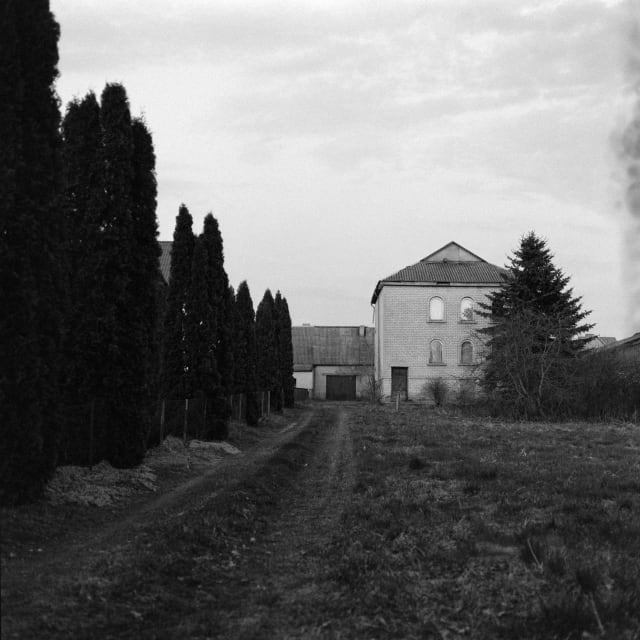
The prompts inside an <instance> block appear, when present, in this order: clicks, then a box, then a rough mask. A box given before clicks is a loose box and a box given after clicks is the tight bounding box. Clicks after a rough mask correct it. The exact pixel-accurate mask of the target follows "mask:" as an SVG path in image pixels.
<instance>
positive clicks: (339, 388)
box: [327, 376, 356, 400]
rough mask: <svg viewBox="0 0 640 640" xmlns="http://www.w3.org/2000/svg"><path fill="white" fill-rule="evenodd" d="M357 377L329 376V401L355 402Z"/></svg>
mask: <svg viewBox="0 0 640 640" xmlns="http://www.w3.org/2000/svg"><path fill="white" fill-rule="evenodd" d="M355 399H356V377H355V376H327V400H355Z"/></svg>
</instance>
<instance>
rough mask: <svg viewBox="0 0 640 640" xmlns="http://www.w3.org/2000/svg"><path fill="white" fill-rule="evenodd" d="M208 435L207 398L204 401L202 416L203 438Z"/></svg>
mask: <svg viewBox="0 0 640 640" xmlns="http://www.w3.org/2000/svg"><path fill="white" fill-rule="evenodd" d="M206 433H207V398H206V396H205V399H204V411H203V414H202V434H201V437H204V436H205V434H206Z"/></svg>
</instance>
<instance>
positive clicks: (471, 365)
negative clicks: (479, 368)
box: [458, 362, 476, 367]
mask: <svg viewBox="0 0 640 640" xmlns="http://www.w3.org/2000/svg"><path fill="white" fill-rule="evenodd" d="M458 366H459V367H475V366H476V363H475V362H458Z"/></svg>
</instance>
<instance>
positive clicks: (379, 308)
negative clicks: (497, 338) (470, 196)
mask: <svg viewBox="0 0 640 640" xmlns="http://www.w3.org/2000/svg"><path fill="white" fill-rule="evenodd" d="M505 273H506V271H505V270H504V269H502V268H501V267H498V266H496V265H493V264H490V263H488V262H486V261H485V260H483V259H482V258H480V257H479V256H477V255H475V254H474V253H471V252H470V251H468V250H467V249H465V248H464V247H462V246H460V245H459V244H457V243H456V242H450V243H449V244H447V245H445V246H444V247H442V248H440V249H438V250H437V251H435V252H434V253H432V254H430V255H428V256H427V257H426V258H423V259H422V260H420V262H417V263H416V264H413V265H410V266H408V267H405V268H404V269H401V270H400V271H398V272H397V273H394V274H392V275H390V276H388V277H387V278H384V279H382V280H380V281H379V282H378V284H377V285H376V288H375V290H374V292H373V296H372V298H371V304H372V305H373V306H374V323H375V372H376V378H377V379H378V380H380V381H381V383H382V393H383V395H384V396H386V397H389V396H391V397H393V398H395V397H396V396H397V394H398V393H399V394H400V396H401V397H402V398H405V399H409V398H412V399H420V398H425V397H427V392H426V384H427V382H428V381H429V380H432V379H434V378H441V379H442V380H444V381H445V382H446V384H447V386H448V387H449V388H450V390H451V391H452V392H454V393H455V392H458V391H463V390H464V391H465V392H467V393H475V391H476V386H477V376H478V371H477V365H478V363H479V362H480V361H481V358H482V343H481V341H480V340H479V339H478V337H477V331H478V329H481V328H482V327H485V326H486V325H487V322H488V320H487V319H485V318H482V317H481V316H479V315H478V313H477V310H478V302H484V301H486V296H487V294H488V293H489V292H490V291H493V290H495V289H497V288H498V287H499V286H500V283H501V282H502V279H503V274H505Z"/></svg>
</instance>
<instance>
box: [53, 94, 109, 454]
mask: <svg viewBox="0 0 640 640" xmlns="http://www.w3.org/2000/svg"><path fill="white" fill-rule="evenodd" d="M62 130H63V137H64V145H63V165H64V175H65V192H64V211H65V216H66V227H67V230H68V231H67V233H68V245H67V246H68V253H69V265H70V275H69V298H70V300H69V302H70V304H69V316H68V332H67V337H66V345H65V364H66V366H65V388H64V400H65V408H66V410H65V412H64V428H63V434H62V435H63V437H62V442H61V451H60V454H61V461H62V462H63V463H65V464H87V463H90V462H94V461H96V460H100V459H102V458H103V457H105V456H106V448H105V447H106V440H105V438H106V433H105V432H104V427H105V422H104V420H94V423H93V433H92V434H90V433H89V429H87V417H88V413H89V411H90V409H89V406H90V403H91V402H95V401H96V399H98V398H104V397H106V395H107V393H106V389H105V386H104V380H105V376H104V373H105V371H104V367H105V363H106V362H107V360H108V345H109V342H110V336H109V334H108V333H107V332H106V331H105V328H106V326H105V322H104V319H105V318H109V317H113V315H114V313H115V310H114V306H113V301H112V300H111V299H110V298H109V297H107V296H105V291H106V287H105V281H106V279H107V271H106V269H105V268H104V267H105V265H106V263H107V245H106V244H105V243H104V242H103V237H102V236H103V234H102V233H101V229H102V228H103V225H104V214H105V184H104V159H103V153H102V130H101V125H100V106H99V104H98V101H97V99H96V96H95V95H94V94H93V93H89V94H88V95H87V96H85V98H83V99H82V100H74V101H73V102H71V103H70V104H69V105H68V107H67V112H66V115H65V117H64V121H63V125H62ZM99 409H102V411H100V410H99V411H97V413H98V414H99V415H101V414H102V413H104V407H102V406H100V407H99ZM95 414H96V409H95V405H94V417H95Z"/></svg>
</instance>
